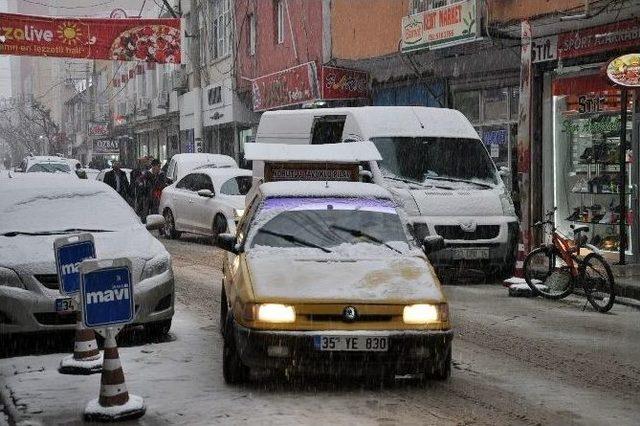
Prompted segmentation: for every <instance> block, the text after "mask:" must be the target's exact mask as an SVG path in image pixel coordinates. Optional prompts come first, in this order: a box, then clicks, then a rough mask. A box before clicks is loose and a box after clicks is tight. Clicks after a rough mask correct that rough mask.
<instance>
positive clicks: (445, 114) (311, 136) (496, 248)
mask: <svg viewBox="0 0 640 426" xmlns="http://www.w3.org/2000/svg"><path fill="white" fill-rule="evenodd" d="M366 140H370V141H372V142H373V143H374V144H375V145H376V147H377V148H378V151H379V152H380V154H381V155H382V161H380V162H375V161H371V162H369V163H368V164H364V167H365V169H368V171H370V172H371V175H372V181H373V182H374V183H376V184H379V185H381V186H383V187H385V188H387V189H389V190H390V191H391V193H392V194H393V195H394V197H395V199H396V200H397V202H398V203H399V204H400V205H401V206H402V208H403V209H404V211H405V213H406V216H407V217H408V222H409V224H410V226H411V228H412V232H413V234H414V235H415V237H416V239H417V240H418V241H420V240H421V239H422V238H423V237H424V236H426V235H441V236H442V237H444V239H445V241H446V243H447V247H448V248H447V249H446V250H442V251H440V252H438V253H434V254H433V255H432V258H431V260H432V261H433V262H434V263H435V264H437V265H439V266H443V267H446V266H454V265H455V264H457V263H458V262H459V261H461V260H465V261H473V262H475V263H477V264H478V265H479V266H480V267H481V268H482V269H484V270H485V271H486V272H489V273H494V272H498V273H499V274H509V273H511V272H512V271H513V267H514V264H515V259H516V247H517V246H516V244H517V241H518V218H517V216H516V213H515V208H514V205H513V201H512V200H511V196H510V194H509V192H508V191H507V188H506V186H505V184H504V182H503V181H502V179H501V176H502V174H504V173H505V172H504V171H503V170H502V171H499V170H497V168H496V166H495V164H494V163H493V160H492V159H491V157H490V156H489V153H488V152H487V149H486V148H485V146H484V144H483V143H482V140H481V139H480V136H479V135H478V133H477V132H476V130H475V129H474V128H473V126H472V125H471V123H470V122H469V120H467V118H466V117H464V115H462V113H460V112H459V111H456V110H452V109H446V108H426V107H354V108H326V109H307V110H305V109H303V110H283V111H268V112H265V113H264V114H262V117H261V118H260V124H259V126H258V131H257V134H256V142H257V143H265V142H266V143H279V144H328V143H340V142H355V141H366ZM255 167H256V164H255V163H254V169H255Z"/></svg>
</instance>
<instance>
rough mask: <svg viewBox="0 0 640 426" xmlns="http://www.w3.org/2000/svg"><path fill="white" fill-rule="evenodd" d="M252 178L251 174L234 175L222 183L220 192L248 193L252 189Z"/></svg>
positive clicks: (232, 193)
mask: <svg viewBox="0 0 640 426" xmlns="http://www.w3.org/2000/svg"><path fill="white" fill-rule="evenodd" d="M252 180H253V178H252V177H251V176H236V177H232V178H231V179H229V180H227V181H226V182H225V183H223V184H222V186H221V187H220V192H221V193H222V194H225V195H247V193H248V192H249V190H250V189H251V183H252Z"/></svg>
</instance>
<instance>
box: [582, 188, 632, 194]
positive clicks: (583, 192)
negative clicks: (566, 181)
mask: <svg viewBox="0 0 640 426" xmlns="http://www.w3.org/2000/svg"><path fill="white" fill-rule="evenodd" d="M629 191H631V188H629V190H628V191H627V195H631V194H629ZM571 193H572V194H583V195H620V192H591V191H571Z"/></svg>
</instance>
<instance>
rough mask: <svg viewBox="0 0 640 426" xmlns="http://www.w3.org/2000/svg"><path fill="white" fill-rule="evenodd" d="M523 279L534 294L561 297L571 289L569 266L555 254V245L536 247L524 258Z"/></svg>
mask: <svg viewBox="0 0 640 426" xmlns="http://www.w3.org/2000/svg"><path fill="white" fill-rule="evenodd" d="M523 269H524V279H525V281H526V282H527V285H529V287H530V288H531V290H532V291H533V293H534V294H536V295H538V296H542V297H545V298H547V299H562V298H563V297H567V296H568V295H569V294H571V292H572V291H573V276H572V275H571V270H570V268H569V267H568V266H567V265H566V263H564V261H563V260H562V258H561V257H560V256H558V255H557V251H556V249H555V247H538V248H536V249H534V250H532V251H531V253H529V254H528V255H527V257H526V259H525V260H524V267H523Z"/></svg>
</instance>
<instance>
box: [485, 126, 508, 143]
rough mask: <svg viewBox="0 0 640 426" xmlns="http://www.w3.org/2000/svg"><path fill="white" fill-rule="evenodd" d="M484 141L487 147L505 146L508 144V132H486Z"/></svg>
mask: <svg viewBox="0 0 640 426" xmlns="http://www.w3.org/2000/svg"><path fill="white" fill-rule="evenodd" d="M482 140H483V141H484V143H485V144H486V145H504V144H505V143H507V131H506V130H505V129H500V130H489V131H486V132H484V133H483V134H482Z"/></svg>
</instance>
